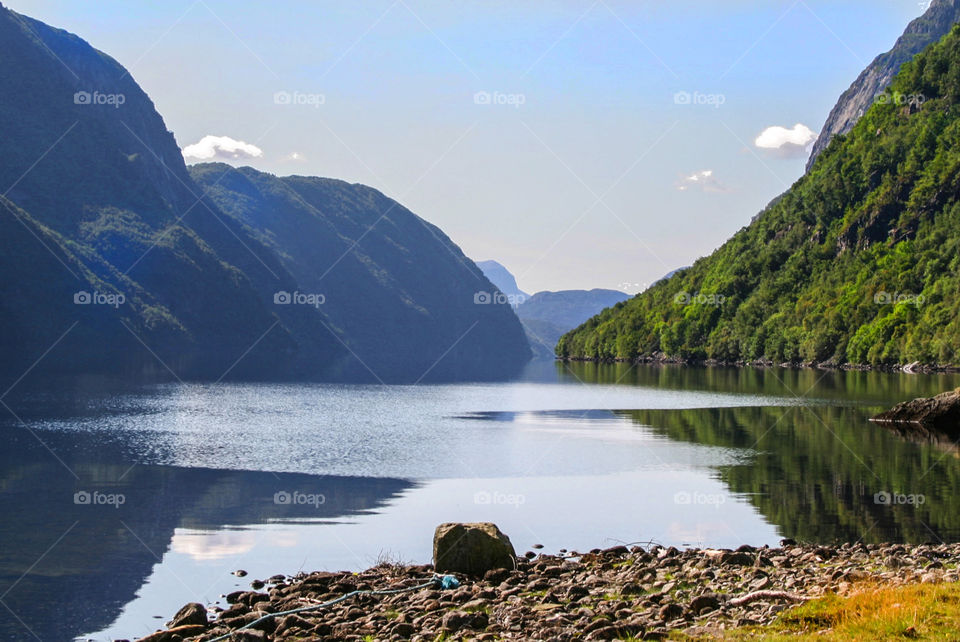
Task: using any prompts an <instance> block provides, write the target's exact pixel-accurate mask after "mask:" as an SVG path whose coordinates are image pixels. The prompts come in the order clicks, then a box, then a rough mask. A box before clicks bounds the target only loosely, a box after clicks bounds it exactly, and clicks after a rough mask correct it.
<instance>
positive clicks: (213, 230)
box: [0, 7, 529, 381]
mask: <svg viewBox="0 0 960 642" xmlns="http://www.w3.org/2000/svg"><path fill="white" fill-rule="evenodd" d="M0 42H3V44H4V46H3V47H2V49H0V72H2V77H3V78H4V81H5V91H3V92H0V130H2V131H3V133H4V136H3V137H2V138H0V153H2V154H3V157H4V163H2V164H0V231H2V232H4V234H3V235H2V236H0V251H2V257H0V290H2V291H3V292H4V293H5V294H7V295H8V296H7V297H4V300H3V301H2V302H0V311H2V321H0V330H2V331H3V337H2V338H0V349H2V354H0V363H2V364H3V366H2V370H0V376H2V377H4V378H8V377H9V378H16V377H18V376H20V375H21V374H22V373H23V372H24V371H25V370H26V369H27V368H29V367H31V365H33V364H35V363H38V361H37V360H38V358H40V357H41V356H43V355H45V356H44V357H43V359H40V361H39V367H40V369H41V370H49V371H61V372H86V371H93V370H96V371H105V372H111V373H123V374H124V375H134V374H144V373H146V374H153V373H158V372H159V373H162V375H163V376H165V377H171V376H172V377H183V378H186V377H192V378H212V379H219V378H220V377H222V376H229V377H232V378H286V379H301V378H309V379H336V380H356V379H363V380H368V381H376V380H378V379H379V380H395V381H413V380H417V379H418V378H419V377H420V376H422V375H424V373H425V372H427V371H428V370H429V372H428V373H427V374H428V378H430V377H434V378H440V377H456V378H462V379H470V378H499V377H504V376H509V375H511V374H513V373H514V372H515V371H517V370H518V369H519V368H520V367H521V366H522V364H523V363H524V362H525V361H526V360H527V358H528V357H529V348H528V346H527V343H526V340H525V338H524V336H523V333H522V329H521V328H520V325H519V323H518V322H517V320H516V319H515V317H514V316H513V315H512V313H510V312H509V310H499V309H493V308H487V309H481V308H482V306H474V305H473V294H474V292H475V291H477V290H478V289H481V287H487V288H489V287H490V285H489V283H488V282H486V280H485V279H483V277H482V276H474V275H473V273H474V272H476V274H477V275H479V270H478V269H477V268H476V267H475V266H474V265H473V264H472V262H470V260H469V259H467V258H466V257H464V256H463V255H462V253H460V250H459V249H458V248H456V246H455V245H453V244H452V242H450V240H449V239H448V238H446V236H444V235H443V234H442V232H440V231H439V230H437V229H436V228H435V227H433V226H430V225H429V224H427V223H425V222H423V221H422V220H420V219H419V218H417V217H416V216H414V215H413V214H411V213H409V212H408V211H407V210H405V209H404V208H402V207H400V206H398V205H397V204H395V203H394V202H393V201H390V200H389V199H387V198H386V197H384V196H383V195H381V194H379V193H376V192H375V191H374V190H370V189H369V188H362V187H361V186H346V185H345V184H341V183H339V182H338V181H327V180H322V179H295V178H290V179H284V180H287V184H289V185H293V184H296V185H297V189H298V190H299V191H300V192H301V193H303V194H305V195H307V196H306V198H307V199H309V201H310V202H309V204H308V206H307V207H306V209H308V210H310V212H311V214H310V215H311V216H312V217H315V218H316V220H313V219H309V218H304V219H302V220H301V221H300V222H301V223H302V224H303V227H302V228H297V227H296V226H290V225H288V221H287V219H285V217H284V216H283V212H277V211H273V210H264V211H262V212H261V211H256V208H255V207H251V206H250V203H249V202H248V201H247V200H244V199H245V198H246V196H245V195H244V194H243V193H241V192H240V191H237V192H229V194H230V195H232V196H234V197H236V198H237V199H238V202H236V203H233V202H227V200H226V198H225V196H226V195H227V194H228V192H226V191H225V190H223V189H218V190H215V191H216V195H217V199H213V198H211V197H210V196H209V195H207V194H205V192H204V190H203V189H202V188H201V186H200V185H198V184H197V183H196V182H195V181H194V179H193V178H192V177H191V175H190V172H189V171H188V170H187V167H186V166H185V165H184V162H183V158H182V156H181V153H180V150H179V148H178V146H177V143H176V141H175V139H174V137H173V134H171V133H170V132H169V131H167V128H166V126H165V125H164V122H163V119H162V118H161V117H160V115H159V114H158V113H157V112H156V110H155V109H154V106H153V103H152V102H151V101H150V99H149V97H148V96H147V95H146V94H145V93H144V92H143V91H142V90H141V89H140V87H139V86H137V84H136V82H135V81H134V80H133V78H132V77H131V76H130V75H129V73H128V72H127V71H126V70H125V69H124V68H123V67H122V66H121V65H120V64H118V63H117V62H116V61H115V60H113V59H112V58H110V57H109V56H107V55H106V54H103V53H102V52H99V51H97V50H96V49H94V48H92V47H91V46H90V45H88V44H87V43H86V42H84V41H83V40H81V39H80V38H78V37H77V36H74V35H72V34H69V33H67V32H65V31H61V30H58V29H54V28H52V27H49V26H47V25H44V24H43V23H40V22H37V21H35V20H32V19H30V18H27V17H25V16H22V15H19V14H17V13H15V12H12V11H9V10H6V9H3V8H2V7H0ZM224 171H226V167H225V166H224ZM229 171H230V172H231V173H233V172H234V170H232V169H230V170H229ZM234 179H244V174H243V173H242V172H236V174H235V176H234ZM264 180H266V179H264ZM277 180H278V185H279V184H280V183H279V179H277ZM287 184H283V185H284V188H283V189H284V190H286V191H287V192H289V191H290V188H288V187H286V186H285V185H287ZM206 187H212V185H207V186H206ZM278 189H279V188H278ZM285 193H286V192H285ZM275 200H276V199H275ZM275 200H274V201H271V200H270V199H263V200H262V201H261V202H260V203H259V205H263V206H264V207H273V206H274V205H276V204H277V202H279V201H277V202H275ZM281 200H282V199H281ZM291 202H292V201H291ZM221 206H222V207H221ZM387 210H392V211H390V212H389V213H387ZM317 212H322V214H317ZM278 214H279V215H278ZM383 214H386V216H383V218H382V219H381V218H380V217H381V215H383ZM375 221H376V225H373V223H374V222H375ZM271 225H273V226H276V229H273V228H271V227H270V226H271ZM278 239H279V240H280V241H281V242H279V243H278ZM285 244H289V246H287V245H285ZM310 248H314V249H313V250H311V249H310ZM317 252H320V253H322V254H323V258H320V255H319V254H317ZM332 255H335V256H336V257H340V256H344V258H343V259H342V260H341V262H342V264H343V265H337V266H336V267H335V268H334V269H333V270H331V271H330V274H331V278H334V277H335V278H336V279H337V280H338V284H337V286H336V287H333V286H331V288H332V289H331V290H330V292H331V293H335V294H336V295H337V296H335V298H334V300H338V299H339V307H337V306H334V305H332V302H331V306H330V308H329V309H330V310H331V311H332V312H330V314H329V315H328V313H327V312H326V309H324V308H318V307H315V306H309V305H296V304H286V305H284V304H279V305H278V304H277V303H276V302H275V296H276V295H277V294H278V293H281V292H289V293H296V292H301V291H306V290H308V289H311V288H312V286H313V284H314V282H315V280H316V276H317V274H318V271H321V272H322V271H325V270H326V269H327V267H331V266H332V264H333V261H334V260H335V259H331V256H332ZM327 260H329V261H330V262H329V263H324V261H327ZM348 293H349V296H348ZM75 297H76V300H75ZM103 300H113V301H119V303H118V304H117V305H113V304H106V305H104V304H101V302H102V301H103ZM91 301H92V302H91ZM364 301H366V302H368V303H364ZM474 323H475V326H474V325H473V324H474ZM471 328H472V329H471ZM468 329H470V331H469V332H467V330H468ZM52 346H53V347H55V349H50V348H51V347H52ZM48 349H49V352H48ZM355 353H363V355H364V356H363V358H362V359H361V360H358V359H357V356H358V354H355ZM441 357H442V361H443V363H442V364H441V363H438V361H440V360H441ZM361 361H362V362H361ZM424 364H427V365H424ZM433 364H436V365H433ZM428 365H430V366H432V368H428V367H427V366H428Z"/></svg>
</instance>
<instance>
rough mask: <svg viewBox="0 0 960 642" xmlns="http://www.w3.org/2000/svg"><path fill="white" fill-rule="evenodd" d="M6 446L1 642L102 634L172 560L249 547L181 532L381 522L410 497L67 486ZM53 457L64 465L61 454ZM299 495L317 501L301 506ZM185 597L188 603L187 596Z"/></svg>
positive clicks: (233, 535)
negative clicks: (365, 517)
mask: <svg viewBox="0 0 960 642" xmlns="http://www.w3.org/2000/svg"><path fill="white" fill-rule="evenodd" d="M22 438H23V435H20V436H19V439H22ZM17 439H18V437H16V436H15V437H13V438H12V440H13V441H17ZM12 445H13V446H14V447H10V446H11V444H8V447H7V448H5V449H4V451H3V454H2V461H3V467H2V473H0V514H2V515H4V516H5V518H4V519H3V520H2V521H0V586H3V587H4V588H3V598H2V599H3V602H4V603H5V604H6V606H7V607H8V608H9V609H10V611H11V612H13V613H16V614H17V618H19V620H18V619H17V618H13V617H3V618H0V638H3V639H10V640H21V639H26V638H28V637H30V632H32V633H33V635H35V636H37V637H39V638H40V639H43V640H68V639H72V638H73V637H74V636H77V635H80V634H82V633H85V632H88V631H96V630H100V629H103V628H105V627H106V626H107V625H109V624H110V623H111V622H112V621H113V620H114V619H115V618H116V616H117V614H118V613H119V612H120V610H121V609H122V607H123V606H124V605H125V604H126V603H128V602H129V601H131V600H132V599H133V598H134V596H135V595H136V593H137V591H138V590H139V589H140V587H141V586H142V585H143V584H144V581H145V580H146V578H147V577H148V576H149V575H150V574H151V572H152V570H153V567H154V566H155V565H156V564H157V563H159V562H160V561H161V559H162V558H163V556H164V554H165V553H166V552H167V551H168V550H171V549H172V550H174V551H176V552H181V553H187V554H188V555H190V556H192V557H193V558H194V559H196V560H211V559H217V558H221V557H227V556H235V555H236V554H237V553H238V552H242V551H244V550H245V549H248V548H249V547H252V546H253V543H254V539H253V537H252V535H251V534H250V533H248V532H244V531H243V530H237V531H229V530H221V532H219V533H218V534H217V535H216V537H214V538H211V537H209V536H208V535H207V534H206V533H204V534H202V535H201V534H200V533H194V534H189V533H179V532H178V531H177V529H183V528H190V529H199V530H201V531H202V530H204V529H223V528H224V526H225V525H252V524H263V523H268V522H276V521H284V522H287V523H289V522H307V521H309V522H313V521H317V520H325V521H329V520H337V519H342V518H348V517H350V516H355V515H359V514H363V513H366V512H370V511H375V510H378V509H379V508H381V507H382V506H384V505H385V503H387V502H388V501H390V500H391V499H392V498H394V497H396V496H398V495H399V494H400V493H402V492H404V491H405V490H407V489H409V488H411V487H413V484H412V483H410V482H407V481H401V480H396V479H386V478H382V479H376V478H344V477H319V476H311V475H302V474H279V475H275V474H273V473H258V472H240V471H226V470H205V469H189V468H178V467H172V466H171V467H163V466H133V467H131V466H130V465H126V464H109V463H93V462H88V461H75V460H73V459H70V458H68V459H66V460H64V466H65V467H67V468H69V470H71V471H73V473H75V474H76V477H74V476H73V475H72V474H70V473H69V472H67V471H66V470H65V469H64V467H61V466H60V465H59V464H58V463H51V461H50V458H49V454H48V453H42V452H38V447H31V446H28V445H26V444H23V443H19V444H12ZM58 446H59V447H60V448H59V452H61V453H69V448H67V447H65V444H63V443H62V442H60V443H59V444H58ZM41 450H42V449H41ZM44 455H46V457H44ZM284 493H286V495H284ZM294 493H300V494H301V496H306V495H311V494H313V495H322V497H323V500H322V502H319V501H317V502H301V503H297V499H295V496H294V495H293V494H294ZM284 497H290V499H289V500H287V501H286V502H284V501H283V498H284ZM111 498H112V501H111ZM278 499H279V503H278V502H277V500H278ZM181 590H183V591H184V593H187V594H189V590H188V588H187V587H185V586H184V587H181ZM197 590H199V589H197Z"/></svg>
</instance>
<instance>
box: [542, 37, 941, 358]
mask: <svg viewBox="0 0 960 642" xmlns="http://www.w3.org/2000/svg"><path fill="white" fill-rule="evenodd" d="M958 102H960V31H958V28H957V27H955V28H954V29H953V31H951V32H950V33H949V34H948V35H946V36H945V37H944V38H943V39H942V40H941V41H940V42H938V43H936V44H934V45H932V46H931V47H929V48H928V49H926V50H925V51H924V52H923V53H921V54H919V55H918V56H917V57H916V58H914V59H913V60H912V61H911V62H909V63H907V64H906V65H904V67H903V69H902V70H901V72H900V73H899V74H898V76H897V78H896V79H895V80H894V82H893V83H892V85H891V86H890V88H889V89H888V90H887V92H886V93H885V94H884V95H883V97H882V98H878V100H877V101H876V102H875V104H874V105H873V106H872V107H871V108H870V109H869V111H868V112H867V113H866V114H865V115H864V116H863V118H861V119H860V121H859V122H858V123H857V125H856V126H855V127H854V128H853V130H852V131H851V132H850V133H849V134H848V135H846V136H837V137H836V138H835V139H834V141H833V143H832V144H831V145H830V146H829V147H828V148H827V150H826V151H825V152H824V153H823V154H822V155H821V156H820V158H819V159H818V160H817V162H816V163H815V165H814V166H813V168H812V169H811V171H810V172H809V173H808V174H807V175H806V176H804V177H803V178H801V179H800V180H799V181H797V182H796V183H795V184H794V185H793V187H792V188H791V189H790V190H789V191H788V192H787V193H786V194H784V195H783V197H782V198H781V199H779V200H778V201H777V202H775V203H774V204H773V205H772V206H771V207H770V208H768V209H767V210H766V211H764V212H763V213H762V214H761V215H760V216H758V217H757V218H756V219H755V220H754V221H753V222H752V223H751V224H750V225H749V226H748V227H746V228H744V229H742V230H741V231H739V232H738V233H737V234H736V235H734V236H733V238H731V239H730V240H729V241H728V242H727V243H725V244H724V245H723V246H722V247H720V248H719V249H718V250H717V251H715V252H714V253H713V254H712V255H710V256H709V257H706V258H703V259H700V260H699V261H697V263H696V264H694V265H693V266H692V267H691V268H689V269H687V270H684V271H682V272H680V273H679V274H677V275H675V276H674V277H673V278H671V279H669V280H667V281H664V282H661V283H659V284H657V285H655V286H654V287H652V288H651V289H650V290H648V291H646V292H644V293H643V294H641V295H639V296H637V297H636V298H634V299H632V300H630V301H628V302H626V303H623V304H620V305H618V306H616V307H614V308H613V309H610V310H606V311H604V312H603V313H602V314H600V315H598V316H596V317H594V318H593V319H591V320H590V321H588V322H587V323H585V324H584V325H582V326H581V327H579V328H578V329H576V330H574V331H573V332H571V333H569V334H567V335H565V336H564V337H562V338H561V340H560V342H559V343H558V345H557V354H558V355H559V356H561V357H563V358H584V359H636V358H639V357H643V356H653V355H661V356H666V357H675V358H685V359H717V360H724V361H735V360H751V359H764V358H765V359H772V360H775V361H795V362H801V361H803V362H821V363H822V362H830V363H844V362H849V363H869V364H874V365H882V364H904V363H908V362H913V361H920V362H923V363H927V364H958V363H960V295H958V293H960V274H958V269H960V203H958V196H960V146H958V145H960V105H958Z"/></svg>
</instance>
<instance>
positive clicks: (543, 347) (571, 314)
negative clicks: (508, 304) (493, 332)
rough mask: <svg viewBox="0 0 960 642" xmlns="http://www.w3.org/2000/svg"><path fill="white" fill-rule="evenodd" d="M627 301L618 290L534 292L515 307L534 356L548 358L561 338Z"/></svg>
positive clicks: (551, 355) (627, 297)
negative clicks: (591, 318)
mask: <svg viewBox="0 0 960 642" xmlns="http://www.w3.org/2000/svg"><path fill="white" fill-rule="evenodd" d="M629 298H630V295H629V294H627V293H625V292H621V291H619V290H603V289H593V290H560V291H558V292H546V291H545V292H537V293H536V294H534V295H533V296H532V297H530V298H529V299H527V300H526V301H524V302H523V303H522V304H521V305H520V306H519V307H518V308H517V316H519V317H520V321H521V322H523V326H524V328H525V329H526V331H527V337H528V338H529V339H530V343H531V346H532V347H533V349H534V352H535V353H536V354H537V356H540V357H549V358H551V359H552V358H553V357H554V349H555V348H556V345H557V341H559V340H560V337H561V336H563V335H564V334H566V333H567V332H569V331H570V330H572V329H574V328H576V327H577V326H578V325H580V324H581V323H583V322H584V321H586V320H587V319H589V318H590V317H592V316H594V315H596V314H599V313H600V312H602V311H603V310H605V309H606V308H612V307H614V306H616V305H617V304H619V303H622V302H623V301H626V300H627V299H629Z"/></svg>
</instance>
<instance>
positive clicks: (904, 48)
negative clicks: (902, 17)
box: [807, 0, 960, 171]
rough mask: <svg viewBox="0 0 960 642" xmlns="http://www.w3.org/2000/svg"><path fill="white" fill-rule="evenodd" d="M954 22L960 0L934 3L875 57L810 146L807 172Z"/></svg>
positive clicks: (959, 11)
mask: <svg viewBox="0 0 960 642" xmlns="http://www.w3.org/2000/svg"><path fill="white" fill-rule="evenodd" d="M957 22H960V0H933V1H932V2H931V3H930V6H929V7H928V8H927V10H926V12H924V14H923V15H922V16H920V17H919V18H917V19H916V20H914V21H913V22H911V23H910V24H909V25H908V26H907V29H906V31H904V32H903V35H902V36H900V38H899V39H898V40H897V42H896V44H895V45H894V46H893V49H891V50H890V51H888V52H887V53H884V54H881V55H879V56H877V57H876V58H875V59H874V60H873V62H871V63H870V65H869V66H868V67H867V68H866V69H864V70H863V72H862V73H861V74H860V76H858V77H857V79H856V80H855V81H854V82H853V84H852V85H850V88H849V89H847V90H846V91H845V92H843V94H842V95H841V96H840V99H839V100H838V101H837V104H836V106H834V108H833V110H832V111H831V112H830V115H829V117H828V118H827V122H826V123H824V125H823V128H822V129H821V130H820V136H819V137H818V138H817V140H816V142H815V143H814V145H813V152H812V153H811V154H810V159H809V160H808V161H807V170H808V171H809V170H810V168H811V167H813V163H814V162H815V161H816V160H817V157H818V156H819V155H820V153H821V152H823V150H824V149H826V148H827V145H829V144H830V141H831V140H832V139H833V137H834V136H836V135H837V134H846V133H847V132H849V131H850V130H851V129H852V128H853V126H854V124H856V122H857V120H859V119H860V117H861V116H863V114H864V113H865V112H866V111H867V109H869V108H870V105H871V104H872V103H873V101H874V100H875V99H876V97H877V96H878V95H883V91H884V90H885V89H886V88H887V87H888V86H889V85H890V82H891V81H892V80H893V78H894V76H896V74H897V72H898V71H900V67H901V66H902V65H903V63H905V62H907V61H908V60H910V59H911V58H913V57H914V56H915V55H917V54H918V53H919V52H921V51H923V50H924V49H925V48H926V47H927V46H928V45H930V44H931V43H933V42H936V41H938V40H940V38H942V37H943V36H944V35H945V34H946V33H947V32H949V31H950V28H951V27H952V26H953V25H954V24H956V23H957Z"/></svg>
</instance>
